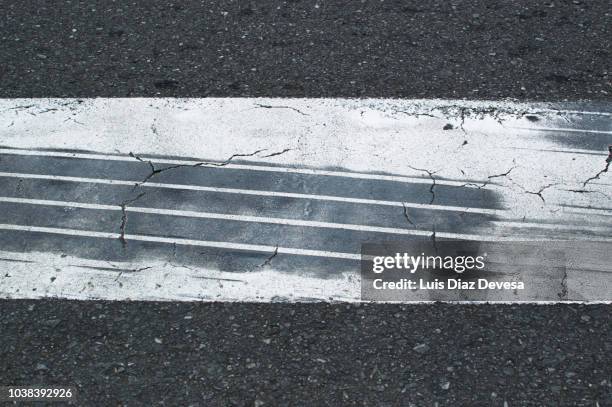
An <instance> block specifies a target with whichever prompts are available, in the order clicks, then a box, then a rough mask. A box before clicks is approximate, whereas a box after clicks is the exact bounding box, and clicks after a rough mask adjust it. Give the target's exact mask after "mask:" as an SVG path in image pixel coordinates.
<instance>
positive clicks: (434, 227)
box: [431, 224, 438, 254]
mask: <svg viewBox="0 0 612 407" xmlns="http://www.w3.org/2000/svg"><path fill="white" fill-rule="evenodd" d="M431 243H432V244H433V248H434V252H435V253H436V254H438V241H437V240H436V225H435V224H434V225H433V231H432V233H431Z"/></svg>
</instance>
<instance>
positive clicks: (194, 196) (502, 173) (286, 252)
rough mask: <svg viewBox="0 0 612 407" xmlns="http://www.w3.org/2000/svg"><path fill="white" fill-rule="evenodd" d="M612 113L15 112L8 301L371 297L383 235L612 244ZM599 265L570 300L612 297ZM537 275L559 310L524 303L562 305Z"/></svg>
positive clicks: (353, 104) (369, 104)
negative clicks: (362, 264)
mask: <svg viewBox="0 0 612 407" xmlns="http://www.w3.org/2000/svg"><path fill="white" fill-rule="evenodd" d="M262 105H263V106H266V108H261V107H260V106H262ZM609 118H610V113H609V112H607V111H593V110H590V108H587V109H585V111H580V110H576V109H574V108H570V109H568V108H567V107H564V105H553V104H525V103H521V104H513V103H505V102H464V101H442V100H435V101H423V100H415V101H402V100H386V99H381V100H378V99H366V100H342V99H214V98H212V99H84V100H75V99H10V100H9V99H7V100H0V187H1V188H2V192H0V217H1V220H0V238H1V239H2V240H3V252H4V254H3V255H2V256H1V257H2V258H1V259H0V269H1V270H0V271H1V272H2V275H0V296H2V297H12V298H17V297H18V298H40V297H44V296H58V297H65V298H108V299H146V300H150V299H157V300H197V299H201V300H221V301H271V300H279V299H286V300H298V299H307V300H325V301H326V300H330V299H336V300H343V301H355V300H359V273H358V269H355V261H357V260H359V258H360V257H359V245H360V243H363V242H365V241H369V240H372V239H374V240H376V239H381V236H386V238H387V239H389V238H392V239H397V238H398V237H401V236H403V237H405V238H411V237H419V236H420V237H421V238H426V239H432V238H454V239H466V240H482V241H521V240H548V239H552V240H569V241H572V240H581V241H585V240H592V241H601V242H605V241H610V240H612V239H611V238H610V236H611V233H610V232H611V231H612V223H611V222H610V215H611V214H612V205H611V199H612V183H611V182H610V178H609V173H608V171H607V170H608V167H609V162H608V163H607V162H606V158H607V157H608V150H607V149H608V145H610V144H612V137H611V135H612V120H610V119H609ZM5 123H6V125H4V124H5ZM606 164H608V165H606ZM394 236H395V237H394ZM92 239H93V240H92ZM126 243H127V244H126ZM159 245H161V246H159ZM177 246H180V248H182V249H177ZM194 247H199V248H201V249H205V250H204V251H203V252H202V251H197V250H192V249H193V248H194ZM213 249H214V250H213ZM181 250H183V251H181ZM211 250H212V251H211ZM303 258H308V259H310V260H304V259H303ZM28 259H33V260H32V261H35V263H32V262H28V261H29V260H28ZM66 259H69V260H70V262H67V260H66ZM332 260H334V261H336V260H337V261H339V262H340V263H325V261H332ZM343 261H345V262H344V263H343ZM589 261H592V262H594V263H593V264H592V265H591V266H589V267H590V268H587V269H584V270H582V269H580V271H579V270H578V269H575V270H570V272H569V273H568V274H567V276H566V277H565V278H564V282H563V284H564V287H565V288H566V290H564V294H563V298H561V299H563V300H578V301H585V302H593V301H608V300H609V299H610V292H609V291H610V290H609V289H607V287H609V286H610V275H612V274H611V273H609V272H601V271H602V270H604V271H606V270H607V269H606V267H605V266H602V265H601V264H598V263H597V259H591V260H589ZM109 262H110V264H112V265H113V266H110V269H108V270H106V269H104V264H106V265H108V264H109ZM347 262H348V263H347ZM48 265H55V266H48ZM602 267H603V268H602ZM115 269H117V270H138V271H134V272H130V273H127V272H126V273H123V272H121V271H116V270H115ZM16 270H19V272H18V273H16V272H15V271H16ZM58 270H59V271H58ZM595 270H599V271H597V272H595ZM610 271H612V270H610ZM62 273H64V275H63V277H62ZM536 275H537V273H534V274H529V273H527V274H525V277H526V278H528V279H530V278H531V279H533V280H532V284H535V285H536V286H537V287H538V289H537V290H536V291H538V293H539V294H541V295H542V297H538V298H535V297H529V296H528V295H527V294H522V293H516V295H515V297H512V298H510V300H517V301H539V300H542V298H544V301H549V300H550V299H556V298H557V296H558V293H557V292H554V291H552V289H551V288H550V287H547V283H546V282H545V281H540V280H537V278H539V277H535V276H536ZM233 280H235V281H233ZM204 281H208V283H205V284H204V283H203V282H204ZM221 282H223V283H221ZM553 285H554V284H548V286H553ZM533 292H534V291H531V293H533ZM530 295H531V294H530ZM495 299H496V298H490V300H495ZM503 300H504V301H506V300H508V298H505V297H504V298H503Z"/></svg>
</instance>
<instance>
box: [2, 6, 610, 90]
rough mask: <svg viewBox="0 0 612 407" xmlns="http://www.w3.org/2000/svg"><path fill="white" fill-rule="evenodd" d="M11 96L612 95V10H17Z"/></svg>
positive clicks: (7, 13)
mask: <svg viewBox="0 0 612 407" xmlns="http://www.w3.org/2000/svg"><path fill="white" fill-rule="evenodd" d="M0 15H1V16H2V17H1V18H0V64H1V65H0V81H1V82H2V89H1V90H0V95H2V96H5V97H16V96H25V97H29V96H41V97H47V96H56V97H62V96H76V97H80V96H91V95H97V96H153V95H163V96H271V95H274V96H309V97H319V96H330V97H338V96H348V97H355V96H387V97H410V98H415V97H432V96H435V97H445V98H495V99H499V98H506V97H512V98H521V99H541V100H562V99H566V98H568V99H575V98H577V97H578V98H584V99H608V98H609V97H610V95H611V92H612V84H611V75H612V54H611V51H610V50H612V30H611V28H610V27H611V19H612V7H610V3H609V1H606V0H598V1H558V0H554V1H539V2H534V1H531V0H518V1H517V0H515V1H507V2H506V1H489V0H470V1H447V0H434V1H426V2H423V1H404V0H384V1H380V0H377V1H368V2H366V1H353V2H344V1H343V2H340V1H332V2H328V1H325V2H317V1H269V0H265V1H258V2H244V1H235V2H223V1H194V0H190V1H177V2H170V1H166V0H155V1H130V2H109V1H66V0H63V1H54V2H43V1H26V2H23V1H5V2H3V3H2V4H0Z"/></svg>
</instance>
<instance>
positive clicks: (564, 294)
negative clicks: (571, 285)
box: [557, 267, 567, 300]
mask: <svg viewBox="0 0 612 407" xmlns="http://www.w3.org/2000/svg"><path fill="white" fill-rule="evenodd" d="M557 295H558V296H559V299H561V300H564V299H567V267H563V277H562V278H561V291H560V292H559V293H558V294H557Z"/></svg>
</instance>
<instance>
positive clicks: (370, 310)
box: [0, 0, 612, 407]
mask: <svg viewBox="0 0 612 407" xmlns="http://www.w3.org/2000/svg"><path fill="white" fill-rule="evenodd" d="M611 13H612V12H611V9H610V3H609V2H608V1H589V2H586V1H585V2H583V1H551V2H538V3H537V4H536V3H535V2H532V1H527V0H525V1H511V2H502V1H499V2H498V1H495V2H492V1H484V0H483V1H475V0H470V1H463V2H457V1H455V2H448V1H434V2H420V1H419V2H417V1H414V2H406V1H395V2H394V1H376V2H374V1H372V2H367V3H366V2H320V3H317V2H314V1H313V2H311V1H286V2H271V1H267V0H265V1H260V2H232V3H229V2H212V1H208V2H206V1H181V2H168V1H131V2H109V1H98V2H95V1H76V0H73V1H56V2H53V4H51V3H50V2H43V1H31V2H18V1H5V2H3V3H1V4H0V83H1V84H2V85H1V86H0V96H1V97H51V96H53V97H61V96H77V97H95V96H117V97H119V96H159V95H162V96H200V97H203V96H293V97H301V96H309V97H321V96H330V97H339V96H346V97H361V96H379V97H408V98H419V97H426V98H435V97H439V98H443V97H444V98H449V97H452V98H471V99H475V98H479V99H500V98H506V97H511V98H518V99H522V100H562V99H569V100H579V99H591V100H610V99H611V92H612V89H611V83H610V71H611V65H612V58H611V55H610V50H611V49H612V35H611V29H610V26H611V25H610V19H611ZM611 339H612V312H611V306H609V305H597V306H579V305H555V306H531V305H522V306H519V305H514V306H509V305H496V306H486V305H483V306H466V305H462V306H457V305H454V306H453V305H444V304H433V305H418V306H399V305H369V306H361V307H356V306H348V305H343V304H332V305H329V304H302V305H295V304H294V305H290V304H274V305H269V304H263V305H255V304H197V303H182V304H169V303H106V302H101V301H92V302H75V301H57V300H45V301H16V300H1V301H0V361H1V363H0V384H33V383H44V384H58V385H60V384H62V385H67V384H75V385H77V386H78V387H79V389H80V391H81V394H80V399H79V404H80V405H92V406H99V405H130V406H132V405H158V404H163V405H168V406H173V405H206V406H227V405H236V406H243V405H244V406H258V407H261V406H274V405H299V406H302V405H313V406H320V405H331V406H338V405H367V406H386V405H388V406H396V405H400V406H412V405H414V406H436V405H438V406H500V407H505V406H508V407H514V406H541V405H555V406H593V407H595V406H600V407H604V406H609V405H612V394H611V382H612V368H611V366H612V349H611V346H612V345H611V343H612V341H611ZM411 403H412V404H411ZM436 403H437V404H436Z"/></svg>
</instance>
